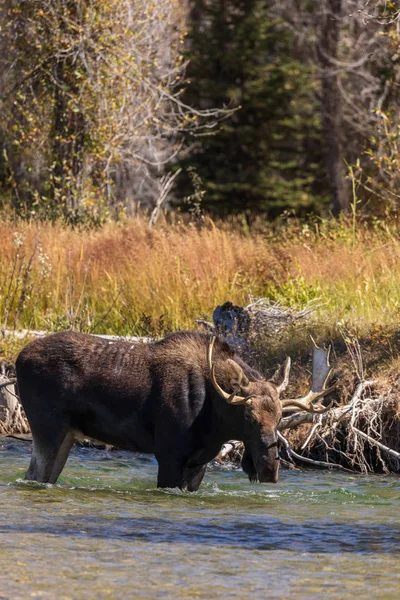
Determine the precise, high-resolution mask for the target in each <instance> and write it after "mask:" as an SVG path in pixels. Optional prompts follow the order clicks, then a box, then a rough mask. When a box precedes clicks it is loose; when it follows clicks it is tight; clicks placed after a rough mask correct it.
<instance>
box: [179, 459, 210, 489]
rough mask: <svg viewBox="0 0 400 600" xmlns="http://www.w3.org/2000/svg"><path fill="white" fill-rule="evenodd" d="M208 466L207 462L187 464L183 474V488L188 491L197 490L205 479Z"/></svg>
mask: <svg viewBox="0 0 400 600" xmlns="http://www.w3.org/2000/svg"><path fill="white" fill-rule="evenodd" d="M206 468H207V463H206V464H205V465H197V466H186V468H185V471H184V474H183V485H182V489H183V490H185V491H187V492H197V490H198V489H199V487H200V484H201V482H202V481H203V477H204V474H205V472H206Z"/></svg>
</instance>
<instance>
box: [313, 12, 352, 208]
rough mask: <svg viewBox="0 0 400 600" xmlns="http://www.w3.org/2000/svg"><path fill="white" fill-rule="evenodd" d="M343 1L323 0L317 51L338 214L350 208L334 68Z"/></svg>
mask: <svg viewBox="0 0 400 600" xmlns="http://www.w3.org/2000/svg"><path fill="white" fill-rule="evenodd" d="M341 12H342V0H324V10H323V14H322V15H321V29H320V35H319V40H318V46H317V52H318V60H319V63H320V67H321V80H322V91H321V92H322V93H321V95H322V97H321V108H322V126H323V132H324V139H325V144H326V169H327V175H328V180H329V188H330V196H331V203H332V212H333V214H334V215H336V216H337V215H339V213H340V212H342V211H346V210H348V208H349V203H350V199H349V191H348V189H347V185H346V181H345V166H344V156H343V149H342V139H341V138H342V136H341V130H342V127H343V125H342V98H341V94H340V89H339V69H338V67H337V57H338V47H339V42H340V17H341Z"/></svg>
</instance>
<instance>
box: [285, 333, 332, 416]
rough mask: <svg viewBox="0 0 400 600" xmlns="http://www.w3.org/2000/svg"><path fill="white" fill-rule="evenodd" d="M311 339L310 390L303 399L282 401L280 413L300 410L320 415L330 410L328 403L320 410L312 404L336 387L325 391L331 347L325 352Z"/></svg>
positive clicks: (329, 368)
mask: <svg viewBox="0 0 400 600" xmlns="http://www.w3.org/2000/svg"><path fill="white" fill-rule="evenodd" d="M311 339H312V342H313V344H314V348H313V366H312V383H311V390H310V391H309V392H308V394H307V395H306V396H304V397H303V398H291V399H287V400H282V401H281V403H282V409H283V411H282V412H289V411H291V410H294V408H301V409H302V410H306V411H307V412H312V413H318V414H321V413H325V412H327V411H328V410H329V409H330V408H331V405H332V403H330V404H329V406H326V407H322V408H321V407H320V406H318V407H317V406H316V405H314V404H313V403H314V402H315V401H316V400H319V399H320V398H323V397H324V396H326V395H327V394H329V393H330V392H332V390H334V389H335V387H336V385H333V386H331V387H329V388H326V389H325V385H326V382H327V380H328V377H329V374H330V372H331V370H332V367H331V365H330V364H329V354H330V351H331V346H329V347H328V349H327V350H326V349H325V348H319V347H318V346H317V345H316V343H315V341H314V340H313V338H311Z"/></svg>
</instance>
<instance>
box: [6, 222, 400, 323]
mask: <svg viewBox="0 0 400 600" xmlns="http://www.w3.org/2000/svg"><path fill="white" fill-rule="evenodd" d="M35 247H36V250H35V251H34V248H35ZM0 255H1V260H0V326H1V327H8V328H13V327H17V328H37V329H48V330H54V329H59V328H64V327H67V326H70V325H72V326H73V327H75V328H77V329H80V330H83V331H92V332H96V333H100V332H103V333H116V334H121V335H123V334H133V335H134V334H149V333H150V334H156V335H160V334H163V333H165V332H167V331H169V330H175V329H179V328H193V327H194V319H195V318H199V317H206V318H208V319H210V318H211V315H212V311H213V309H214V308H215V306H217V305H218V304H221V303H223V302H225V301H227V300H230V301H232V302H233V303H236V304H241V305H243V304H247V303H248V301H249V297H250V296H253V297H259V296H264V297H269V298H270V299H271V300H274V301H280V302H282V303H283V304H286V305H290V306H302V305H304V304H305V303H306V302H308V301H309V300H312V299H314V298H320V304H321V308H320V312H321V313H323V316H324V318H325V319H327V320H328V322H329V323H331V324H334V323H336V322H337V321H339V320H341V321H343V322H345V323H346V324H351V325H352V326H356V327H357V326H360V324H364V325H367V326H370V325H374V326H376V325H380V326H385V325H387V324H391V325H392V324H393V323H394V321H395V320H396V319H397V318H398V313H399V309H400V240H399V237H398V235H397V233H396V232H395V231H391V230H389V229H388V228H386V229H383V228H381V229H379V230H377V229H375V230H371V229H369V228H367V227H364V226H360V227H359V229H358V230H357V231H354V230H353V229H352V227H351V225H350V224H348V223H346V221H342V222H340V223H332V222H326V223H319V224H318V225H315V226H313V227H311V226H305V225H299V224H293V225H291V226H286V227H284V226H282V227H281V228H280V229H279V228H276V227H274V229H272V228H271V227H267V226H265V227H264V228H260V227H259V228H258V229H257V230H256V231H254V232H252V233H249V232H248V231H242V230H241V229H240V228H239V227H238V226H237V224H236V225H235V224H231V225H229V224H226V223H224V224H220V225H216V224H214V223H212V222H211V221H208V222H206V223H205V224H204V225H203V226H202V227H201V228H198V227H194V226H190V225H185V226H184V225H182V224H175V225H169V226H167V225H163V226H159V227H157V228H155V229H153V230H152V231H151V232H150V231H149V230H148V227H147V223H146V221H145V220H144V219H142V218H137V219H132V220H129V221H127V222H125V223H123V224H118V223H117V224H108V225H106V226H104V227H103V228H102V229H98V230H72V229H69V228H65V227H64V228H63V227H62V226H60V225H51V224H48V223H26V222H19V223H15V222H11V221H7V220H3V222H2V223H0Z"/></svg>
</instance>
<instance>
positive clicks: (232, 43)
mask: <svg viewBox="0 0 400 600" xmlns="http://www.w3.org/2000/svg"><path fill="white" fill-rule="evenodd" d="M192 4H193V10H192V20H191V24H190V32H189V35H188V57H189V59H190V63H189V67H188V79H189V81H190V84H189V86H188V89H187V91H186V93H185V100H186V101H187V102H188V103H190V104H192V105H193V104H196V105H198V106H200V107H211V106H229V107H230V108H234V109H236V110H235V111H234V112H233V114H231V116H229V117H228V118H227V119H225V120H224V121H223V122H222V124H221V125H220V126H219V128H218V130H217V131H213V132H211V135H210V136H208V137H202V138H201V141H200V142H199V143H198V144H197V145H195V146H194V147H193V150H192V151H191V153H190V154H189V155H188V156H187V158H185V160H184V161H182V163H181V164H183V166H185V167H187V166H191V167H194V168H195V169H196V171H197V173H198V174H199V176H200V178H201V180H202V182H203V185H204V191H205V195H204V198H203V206H204V207H205V208H207V209H209V210H212V211H214V212H216V213H219V214H227V213H231V212H234V213H239V212H245V211H254V212H259V211H267V212H268V213H269V214H271V215H277V214H278V213H280V212H281V211H282V210H283V209H287V208H290V209H295V210H296V211H297V213H299V214H302V213H303V214H304V213H305V212H308V211H310V210H311V209H315V208H316V207H317V204H318V203H320V202H321V200H322V198H321V194H320V192H321V190H320V189H319V188H318V185H317V184H316V180H317V179H318V176H317V174H318V172H319V170H320V168H321V159H322V157H321V152H320V148H319V144H318V137H319V130H320V120H319V116H318V114H317V112H316V110H315V109H316V105H315V101H314V100H313V89H312V86H313V84H312V79H311V78H310V75H311V73H310V70H309V69H308V68H305V67H304V66H303V65H302V63H301V62H300V60H298V59H297V58H296V56H295V51H294V40H293V36H292V34H291V33H290V31H289V30H288V29H287V28H285V27H284V26H283V24H282V22H280V21H279V20H277V19H274V18H272V17H271V15H270V8H271V3H270V2H265V1H260V0H250V1H247V2H243V1H241V0H228V1H227V2H226V1H225V2H223V3H222V2H220V1H219V0H212V1H210V2H207V3H203V2H196V1H195V2H193V3H192ZM190 190H191V184H190V181H189V178H187V179H186V180H184V179H183V180H182V183H181V191H182V194H183V195H188V194H190V193H191V192H190Z"/></svg>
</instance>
